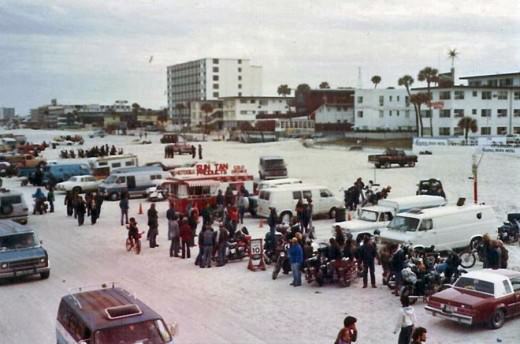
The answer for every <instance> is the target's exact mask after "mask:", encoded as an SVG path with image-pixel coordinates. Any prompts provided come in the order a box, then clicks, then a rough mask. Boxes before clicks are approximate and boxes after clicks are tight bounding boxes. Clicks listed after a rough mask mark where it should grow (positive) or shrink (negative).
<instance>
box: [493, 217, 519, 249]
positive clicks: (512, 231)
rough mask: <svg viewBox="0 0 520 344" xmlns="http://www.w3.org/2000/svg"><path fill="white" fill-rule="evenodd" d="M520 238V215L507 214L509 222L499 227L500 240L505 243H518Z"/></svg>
mask: <svg viewBox="0 0 520 344" xmlns="http://www.w3.org/2000/svg"><path fill="white" fill-rule="evenodd" d="M519 237H520V214H519V213H513V214H507V222H504V224H503V225H502V226H500V227H498V239H500V240H502V241H503V242H505V243H513V242H517V241H518V239H519Z"/></svg>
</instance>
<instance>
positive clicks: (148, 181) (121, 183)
mask: <svg viewBox="0 0 520 344" xmlns="http://www.w3.org/2000/svg"><path fill="white" fill-rule="evenodd" d="M169 177H171V174H170V173H169V172H165V171H163V170H162V169H161V168H160V167H156V166H143V167H134V168H124V169H119V170H117V171H114V172H113V173H112V174H111V175H110V176H109V177H108V178H107V179H105V180H104V181H103V183H101V184H99V186H98V192H99V193H101V194H102V195H103V196H104V197H105V198H108V199H110V200H112V201H116V200H118V199H119V198H121V195H122V194H123V193H128V195H129V196H141V197H147V196H148V195H147V193H146V189H148V188H149V187H151V186H157V184H158V183H159V182H161V180H163V179H167V178H169Z"/></svg>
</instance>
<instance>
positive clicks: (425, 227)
mask: <svg viewBox="0 0 520 344" xmlns="http://www.w3.org/2000/svg"><path fill="white" fill-rule="evenodd" d="M417 244H421V245H424V246H425V247H429V246H431V245H435V246H437V245H438V244H439V242H438V236H437V230H436V229H435V228H433V220H432V219H422V220H421V223H420V224H419V227H418V228H417Z"/></svg>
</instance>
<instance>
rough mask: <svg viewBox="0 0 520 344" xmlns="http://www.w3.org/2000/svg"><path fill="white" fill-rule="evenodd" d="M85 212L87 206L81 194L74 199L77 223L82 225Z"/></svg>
mask: <svg viewBox="0 0 520 344" xmlns="http://www.w3.org/2000/svg"><path fill="white" fill-rule="evenodd" d="M86 212H87V207H86V204H85V201H84V200H83V198H82V197H81V196H77V200H76V217H77V219H78V225H79V226H83V223H84V222H85V213H86Z"/></svg>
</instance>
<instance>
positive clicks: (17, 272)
mask: <svg viewBox="0 0 520 344" xmlns="http://www.w3.org/2000/svg"><path fill="white" fill-rule="evenodd" d="M33 273H34V270H32V269H31V270H20V271H16V276H21V275H32V274H33Z"/></svg>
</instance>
